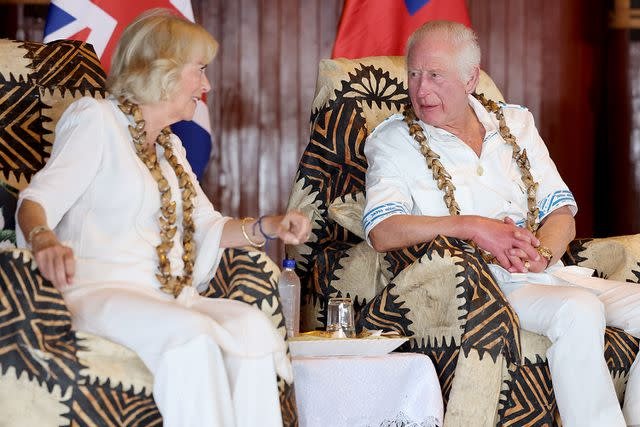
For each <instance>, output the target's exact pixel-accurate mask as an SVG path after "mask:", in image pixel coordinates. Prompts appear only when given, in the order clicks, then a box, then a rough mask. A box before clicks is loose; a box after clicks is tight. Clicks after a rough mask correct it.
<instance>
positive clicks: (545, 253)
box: [536, 246, 553, 267]
mask: <svg viewBox="0 0 640 427" xmlns="http://www.w3.org/2000/svg"><path fill="white" fill-rule="evenodd" d="M536 250H537V251H538V253H539V254H540V256H541V257H542V258H544V259H546V260H547V267H548V266H549V263H550V262H551V258H553V252H551V249H549V248H548V247H546V246H538V247H537V248H536Z"/></svg>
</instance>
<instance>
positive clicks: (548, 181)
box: [507, 111, 578, 221]
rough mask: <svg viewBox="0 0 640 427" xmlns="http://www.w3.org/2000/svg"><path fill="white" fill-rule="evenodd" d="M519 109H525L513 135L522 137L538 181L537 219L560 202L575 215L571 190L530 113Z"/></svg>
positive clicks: (575, 208) (552, 209)
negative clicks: (522, 121)
mask: <svg viewBox="0 0 640 427" xmlns="http://www.w3.org/2000/svg"><path fill="white" fill-rule="evenodd" d="M523 113H526V115H525V120H524V123H523V126H522V128H521V129H520V131H519V132H518V134H517V135H516V138H517V141H519V142H520V141H522V147H523V148H526V150H527V157H528V158H529V163H530V165H531V174H532V175H533V179H534V180H535V181H536V182H537V183H538V191H537V194H536V200H537V201H538V209H539V210H540V213H539V219H540V221H542V220H543V219H544V218H545V217H546V216H547V215H549V214H550V213H551V212H553V211H554V210H556V209H558V208H560V207H562V206H568V207H569V208H570V209H571V212H572V213H573V214H574V215H575V214H576V213H577V212H578V205H577V204H576V200H575V198H574V197H573V194H572V193H571V190H569V187H568V186H567V184H565V182H564V181H563V180H562V177H561V176H560V173H559V172H558V169H557V168H556V165H555V163H554V162H553V160H551V157H550V156H549V150H548V149H547V146H546V145H545V143H544V141H542V138H541V137H540V134H539V133H538V130H537V129H536V126H535V123H534V120H533V116H532V115H531V113H530V112H529V111H526V112H523ZM508 123H509V121H508V119H507V124H508Z"/></svg>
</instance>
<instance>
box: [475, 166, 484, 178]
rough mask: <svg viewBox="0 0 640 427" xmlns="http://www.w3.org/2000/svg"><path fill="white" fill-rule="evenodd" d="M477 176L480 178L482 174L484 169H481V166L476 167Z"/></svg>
mask: <svg viewBox="0 0 640 427" xmlns="http://www.w3.org/2000/svg"><path fill="white" fill-rule="evenodd" d="M476 172H477V173H478V176H482V175H483V174H484V169H482V165H478V169H476Z"/></svg>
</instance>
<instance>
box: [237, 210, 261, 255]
mask: <svg viewBox="0 0 640 427" xmlns="http://www.w3.org/2000/svg"><path fill="white" fill-rule="evenodd" d="M253 220H254V218H251V217H245V218H242V223H241V225H240V229H241V230H242V235H243V236H244V238H245V239H247V242H249V244H250V245H251V246H253V247H254V248H261V247H263V246H264V244H265V243H267V241H266V240H265V241H264V242H262V243H256V242H254V241H253V240H251V238H250V237H249V235H248V234H247V230H246V229H245V226H246V225H247V222H249V221H253ZM254 234H255V233H254Z"/></svg>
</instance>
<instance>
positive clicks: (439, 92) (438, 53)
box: [407, 35, 471, 129]
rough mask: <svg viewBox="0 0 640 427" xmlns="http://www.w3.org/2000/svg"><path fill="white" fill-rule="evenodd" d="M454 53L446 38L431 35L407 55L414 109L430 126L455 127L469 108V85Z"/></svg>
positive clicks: (415, 45)
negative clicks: (462, 75) (462, 76)
mask: <svg viewBox="0 0 640 427" xmlns="http://www.w3.org/2000/svg"><path fill="white" fill-rule="evenodd" d="M455 53H456V52H455V49H454V47H453V46H452V45H451V42H449V41H448V40H446V38H442V37H438V36H437V35H430V36H426V37H425V38H423V39H422V40H419V41H417V42H416V43H415V44H414V45H413V47H412V49H411V52H409V57H408V58H407V61H408V62H407V70H408V81H409V96H410V97H411V102H412V104H413V108H414V110H415V112H416V115H417V116H418V118H419V119H421V120H422V121H423V122H425V123H427V124H429V125H431V126H435V127H439V128H444V129H448V128H451V127H454V128H455V127H456V124H457V123H458V120H460V118H461V117H463V114H464V113H465V112H466V108H468V99H467V93H470V92H471V90H469V89H470V87H471V84H470V83H469V82H463V81H462V80H461V77H460V73H459V70H458V68H457V65H456V57H455Z"/></svg>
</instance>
